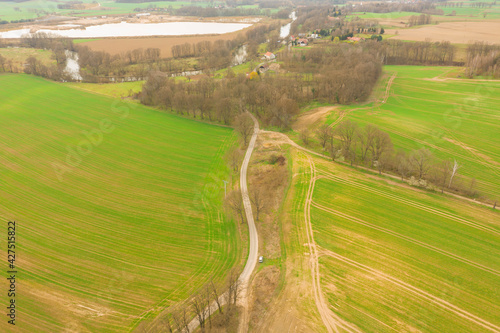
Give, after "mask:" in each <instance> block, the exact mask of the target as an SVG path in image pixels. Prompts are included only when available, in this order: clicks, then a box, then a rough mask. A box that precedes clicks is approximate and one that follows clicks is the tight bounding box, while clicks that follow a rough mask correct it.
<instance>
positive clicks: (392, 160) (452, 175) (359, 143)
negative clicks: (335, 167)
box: [316, 120, 478, 196]
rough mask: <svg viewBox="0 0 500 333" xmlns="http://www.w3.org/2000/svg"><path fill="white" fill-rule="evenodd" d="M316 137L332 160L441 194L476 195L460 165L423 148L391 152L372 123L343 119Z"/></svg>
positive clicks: (383, 135) (384, 135) (386, 136)
mask: <svg viewBox="0 0 500 333" xmlns="http://www.w3.org/2000/svg"><path fill="white" fill-rule="evenodd" d="M316 138H317V140H318V142H319V143H320V145H321V146H322V148H323V150H325V151H327V152H329V154H330V156H331V157H332V159H333V160H336V161H342V160H345V161H348V162H349V163H350V164H351V166H353V165H361V166H364V167H368V168H373V169H376V170H377V171H378V172H379V173H380V174H381V173H382V172H385V171H389V172H392V173H395V174H398V175H399V176H400V177H401V180H408V181H410V183H412V184H413V185H418V186H423V187H429V186H430V187H433V188H439V189H440V190H441V192H443V191H444V190H447V191H454V192H460V193H462V194H466V195H469V196H476V195H477V194H478V193H477V191H476V190H475V189H474V184H475V180H474V179H472V180H470V181H469V182H468V183H467V182H466V180H465V179H464V178H463V177H461V176H460V175H459V170H460V168H461V167H462V165H461V164H460V163H459V162H458V161H457V160H456V159H443V160H440V159H438V158H436V157H435V156H434V154H433V153H432V151H431V150H429V149H428V148H425V147H422V148H420V149H416V150H412V151H410V152H407V151H404V150H398V151H395V150H394V146H393V143H392V140H391V137H390V136H389V134H388V133H387V132H384V131H383V130H381V129H380V128H378V127H377V126H374V125H372V124H367V125H365V126H364V127H360V126H359V125H358V123H356V122H354V121H351V120H344V121H342V122H340V123H339V124H338V125H337V126H336V127H335V129H332V128H331V127H330V126H328V125H323V126H321V127H320V128H319V129H318V130H317V132H316ZM457 179H459V180H458V181H457ZM431 184H432V185H431Z"/></svg>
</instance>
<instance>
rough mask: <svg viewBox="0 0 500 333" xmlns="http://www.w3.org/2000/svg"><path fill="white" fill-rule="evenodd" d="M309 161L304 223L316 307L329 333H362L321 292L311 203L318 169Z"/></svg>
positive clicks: (309, 159) (310, 159)
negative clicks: (340, 330) (342, 332)
mask: <svg viewBox="0 0 500 333" xmlns="http://www.w3.org/2000/svg"><path fill="white" fill-rule="evenodd" d="M307 160H308V162H309V173H310V181H309V187H308V189H307V194H306V200H305V202H304V223H305V225H306V232H307V243H308V245H309V255H310V256H311V259H310V265H311V274H312V280H313V294H314V299H315V302H316V307H317V308H318V311H319V313H320V316H321V319H322V320H323V323H324V324H325V326H326V328H327V330H328V332H329V333H332V332H333V331H335V332H337V333H338V332H339V330H338V328H337V326H339V327H340V328H343V329H344V330H346V331H347V332H361V331H360V330H359V329H358V328H357V327H355V326H353V325H352V324H350V323H348V322H346V321H345V320H343V319H342V318H340V317H339V316H338V315H337V314H335V313H333V312H332V311H331V309H330V308H329V307H328V304H327V302H326V301H325V298H324V295H323V292H322V290H321V283H320V272H319V265H318V250H317V248H316V243H315V241H314V232H313V229H312V224H311V203H312V199H313V198H312V196H313V193H314V185H315V183H316V179H317V178H316V167H315V165H314V162H313V160H312V158H311V157H310V156H307Z"/></svg>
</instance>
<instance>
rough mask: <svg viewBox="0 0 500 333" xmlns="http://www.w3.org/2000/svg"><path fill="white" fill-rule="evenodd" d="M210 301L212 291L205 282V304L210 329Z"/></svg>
mask: <svg viewBox="0 0 500 333" xmlns="http://www.w3.org/2000/svg"><path fill="white" fill-rule="evenodd" d="M211 303H212V291H211V290H210V285H209V284H207V285H206V286H205V304H206V309H207V317H208V324H209V327H210V329H212V307H211V306H210V305H211Z"/></svg>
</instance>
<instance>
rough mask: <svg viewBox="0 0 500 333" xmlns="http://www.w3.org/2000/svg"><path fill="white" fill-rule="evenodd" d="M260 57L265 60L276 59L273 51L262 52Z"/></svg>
mask: <svg viewBox="0 0 500 333" xmlns="http://www.w3.org/2000/svg"><path fill="white" fill-rule="evenodd" d="M262 59H266V60H274V59H276V56H275V55H274V53H272V52H266V53H265V54H264V56H263V57H262Z"/></svg>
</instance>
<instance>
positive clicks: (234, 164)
mask: <svg viewBox="0 0 500 333" xmlns="http://www.w3.org/2000/svg"><path fill="white" fill-rule="evenodd" d="M239 160H240V153H239V152H238V148H235V149H234V150H233V151H231V153H230V154H229V163H230V164H231V168H232V169H233V171H237V170H238V166H239V163H238V162H239Z"/></svg>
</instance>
